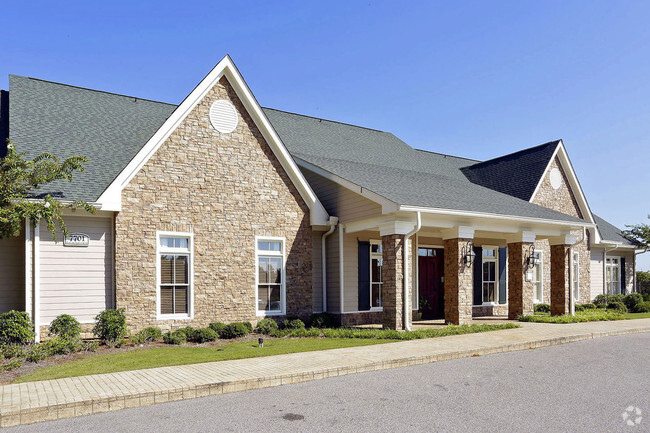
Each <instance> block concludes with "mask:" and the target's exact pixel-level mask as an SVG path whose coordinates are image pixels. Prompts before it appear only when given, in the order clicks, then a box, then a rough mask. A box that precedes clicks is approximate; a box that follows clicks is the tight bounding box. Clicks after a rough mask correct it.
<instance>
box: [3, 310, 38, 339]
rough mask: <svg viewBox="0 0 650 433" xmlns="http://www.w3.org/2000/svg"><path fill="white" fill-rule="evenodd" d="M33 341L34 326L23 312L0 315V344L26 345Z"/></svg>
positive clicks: (14, 311)
mask: <svg viewBox="0 0 650 433" xmlns="http://www.w3.org/2000/svg"><path fill="white" fill-rule="evenodd" d="M33 341H34V325H33V324H32V322H31V321H30V320H29V315H28V314H27V313H26V312H24V311H16V310H11V311H8V312H6V313H2V314H0V344H2V345H5V344H28V343H32V342H33Z"/></svg>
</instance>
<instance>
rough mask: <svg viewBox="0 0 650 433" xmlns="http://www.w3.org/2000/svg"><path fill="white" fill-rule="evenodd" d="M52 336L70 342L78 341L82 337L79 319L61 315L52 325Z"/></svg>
mask: <svg viewBox="0 0 650 433" xmlns="http://www.w3.org/2000/svg"><path fill="white" fill-rule="evenodd" d="M50 335H56V336H57V337H62V338H65V339H68V340H78V339H79V338H80V337H81V326H80V325H79V322H78V321H77V319H75V318H74V317H72V316H71V315H69V314H59V315H58V316H56V318H55V319H54V320H52V323H50Z"/></svg>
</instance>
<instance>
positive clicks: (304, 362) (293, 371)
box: [0, 319, 650, 427]
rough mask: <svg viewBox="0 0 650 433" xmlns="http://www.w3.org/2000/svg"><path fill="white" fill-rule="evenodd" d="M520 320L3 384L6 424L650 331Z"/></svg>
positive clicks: (636, 323)
mask: <svg viewBox="0 0 650 433" xmlns="http://www.w3.org/2000/svg"><path fill="white" fill-rule="evenodd" d="M521 325H522V328H519V329H509V330H503V331H493V332H487V333H480V334H468V335H455V336H449V337H440V338H433V339H425V340H412V341H404V342H398V343H388V344H380V345H375V346H364V347H352V348H345V349H333V350H325V351H320V352H307V353H294V354H288V355H277V356H269V357H261V358H250V359H241V360H233V361H219V362H209V363H203V364H192V365H182V366H175V367H160V368H152V369H148V370H135V371H127V372H121V373H109V374H98V375H92V376H82V377H74V378H66V379H55V380H47V381H41V382H29V383H21V384H15V385H3V386H0V396H1V400H0V401H1V403H0V425H1V426H2V427H5V426H10V425H17V424H29V423H33V422H39V421H46V420H54V419H58V418H68V417H73V416H80V415H88V414H91V413H98V412H106V411H109V410H117V409H123V408H127V407H138V406H145V405H150V404H154V403H162V402H167V401H174V400H181V399H186V398H195V397H204V396H208V395H215V394H223V393H228V392H235V391H243V390H247V389H257V388H264V387H270V386H277V385H284V384H290V383H298V382H304V381H308V380H315V379H322V378H326V377H332V376H340V375H344V374H350V373H357V372H363V371H372V370H381V369H386V368H394V367H403V366H408V365H415V364H423V363H428V362H436V361H442V360H447V359H455V358H461V357H466V356H477V355H479V356H480V355H487V354H491V353H499V352H508V351H514V350H524V349H531V348H537V347H544V346H551V345H555V344H562V343H569V342H573V341H579V340H584V339H589V338H596V337H604V336H608V335H621V334H628V333H636V332H649V331H650V319H637V320H621V321H615V322H589V323H576V324H566V325H558V324H542V323H522V324H521Z"/></svg>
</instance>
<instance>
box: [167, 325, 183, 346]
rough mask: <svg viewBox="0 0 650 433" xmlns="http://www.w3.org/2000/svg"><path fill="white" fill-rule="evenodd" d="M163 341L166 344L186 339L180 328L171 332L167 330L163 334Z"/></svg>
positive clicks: (181, 341) (177, 342)
mask: <svg viewBox="0 0 650 433" xmlns="http://www.w3.org/2000/svg"><path fill="white" fill-rule="evenodd" d="M163 341H164V342H165V343H166V344H183V343H185V342H186V341H187V335H185V332H183V330H182V329H177V330H176V331H173V332H167V333H166V334H165V335H163Z"/></svg>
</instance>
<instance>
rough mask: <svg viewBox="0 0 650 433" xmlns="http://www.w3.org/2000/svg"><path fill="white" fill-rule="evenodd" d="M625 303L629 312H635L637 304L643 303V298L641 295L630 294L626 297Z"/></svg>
mask: <svg viewBox="0 0 650 433" xmlns="http://www.w3.org/2000/svg"><path fill="white" fill-rule="evenodd" d="M624 302H625V306H626V307H627V309H628V311H634V307H636V306H637V304H640V303H641V302H643V296H641V294H640V293H630V294H629V295H627V296H625V301H624Z"/></svg>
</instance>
